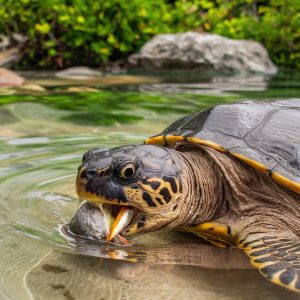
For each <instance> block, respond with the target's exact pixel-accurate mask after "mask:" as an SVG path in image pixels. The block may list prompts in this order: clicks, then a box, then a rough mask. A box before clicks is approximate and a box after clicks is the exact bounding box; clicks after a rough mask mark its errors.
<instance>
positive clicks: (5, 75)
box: [0, 68, 25, 86]
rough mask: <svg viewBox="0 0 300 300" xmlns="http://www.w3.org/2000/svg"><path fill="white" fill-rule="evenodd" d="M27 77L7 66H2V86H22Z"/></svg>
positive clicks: (0, 74) (0, 69) (0, 71)
mask: <svg viewBox="0 0 300 300" xmlns="http://www.w3.org/2000/svg"><path fill="white" fill-rule="evenodd" d="M24 81H25V78H23V77H21V76H19V75H18V74H17V73H15V72H13V71H10V70H8V69H5V68H0V86H20V85H22V84H23V83H24Z"/></svg>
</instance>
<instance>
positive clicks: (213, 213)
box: [172, 144, 226, 226]
mask: <svg viewBox="0 0 300 300" xmlns="http://www.w3.org/2000/svg"><path fill="white" fill-rule="evenodd" d="M183 146H184V147H180V149H179V148H177V147H176V150H177V151H174V152H175V153H174V155H176V157H175V160H176V163H177V164H179V165H180V169H181V180H182V185H183V193H182V197H181V200H180V204H179V209H180V213H179V216H178V218H177V219H176V221H175V223H174V224H172V226H173V225H175V224H177V225H184V226H186V225H193V224H199V223H202V222H205V221H209V220H212V219H216V218H217V217H218V216H219V215H222V214H224V213H225V211H226V201H225V197H224V193H225V191H224V182H223V180H222V176H220V172H219V169H218V166H217V165H216V164H215V163H214V161H213V160H212V159H211V158H210V157H209V155H208V154H207V152H206V151H205V150H204V149H203V148H201V147H199V146H197V145H193V144H184V145H183ZM178 150H179V151H178Z"/></svg>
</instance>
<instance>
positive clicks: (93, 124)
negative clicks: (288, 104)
mask: <svg viewBox="0 0 300 300" xmlns="http://www.w3.org/2000/svg"><path fill="white" fill-rule="evenodd" d="M29 75H30V78H31V79H30V80H29V83H30V84H39V85H41V86H43V87H45V88H46V91H44V92H39V91H32V90H31V91H30V90H22V91H16V90H12V89H2V90H0V93H1V95H2V96H0V104H1V106H0V192H1V194H0V195H1V196H0V225H1V226H0V240H1V242H0V257H1V260H0V271H1V275H0V287H1V288H0V299H54V298H55V299H71V300H72V299H140V298H146V299H159V298H160V299H187V298H189V297H190V298H193V299H254V298H255V299H282V298H283V297H289V299H298V298H297V296H296V295H294V294H292V293H289V292H287V291H285V290H283V289H282V288H279V287H276V286H274V285H273V284H271V283H269V282H267V281H266V280H265V279H263V277H261V275H260V274H259V273H258V272H257V271H255V270H253V269H252V268H251V267H250V265H249V263H248V259H247V258H246V257H245V256H244V255H243V253H241V252H239V251H238V250H236V249H225V250H224V249H220V248H217V247H214V246H211V245H208V244H207V243H205V242H203V241H200V240H199V239H198V238H197V237H194V236H193V235H189V234H183V233H176V232H171V233H169V232H159V233H153V234H147V235H144V236H140V237H136V238H135V239H134V241H135V242H136V243H137V244H135V245H133V246H130V247H122V246H112V245H107V244H106V245H105V244H104V245H99V244H96V243H92V242H89V241H86V240H80V239H74V238H72V237H67V236H65V235H64V234H62V225H63V224H65V223H67V222H68V221H69V220H70V218H71V216H72V215H73V214H74V212H75V211H76V209H77V208H78V200H77V197H76V194H75V187H74V182H75V177H76V172H77V166H78V165H79V163H80V160H81V156H82V154H83V153H84V152H85V151H86V150H87V149H88V148H91V147H96V146H97V147H115V146H119V145H124V144H131V143H133V144H137V143H142V141H143V140H144V139H145V138H146V137H148V136H149V135H151V134H156V133H158V132H159V131H160V130H162V129H163V128H164V127H165V126H167V125H168V124H169V123H170V122H171V121H173V120H176V119H177V118H178V117H180V116H182V115H184V114H188V113H191V112H194V111H197V110H200V109H203V108H206V107H209V106H212V105H215V104H218V103H223V102H233V101H240V100H241V99H246V98H247V99H249V98H255V99H260V98H284V97H300V80H299V78H298V75H297V74H292V75H290V74H279V75H277V76H276V77H273V78H269V77H262V76H255V77H254V76H252V77H251V76H248V77H245V76H244V77H241V76H233V77H222V76H204V75H199V74H172V75H170V74H165V75H164V76H157V75H156V76H154V75H152V76H150V75H149V76H137V75H135V76H130V75H123V76H107V77H102V78H93V79H89V80H83V81H78V80H71V79H69V80H62V79H56V78H54V77H49V74H46V76H42V74H37V73H35V74H33V75H34V76H32V74H29ZM133 262H135V263H133Z"/></svg>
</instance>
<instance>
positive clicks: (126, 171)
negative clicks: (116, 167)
mask: <svg viewBox="0 0 300 300" xmlns="http://www.w3.org/2000/svg"><path fill="white" fill-rule="evenodd" d="M135 170H136V169H135V165H134V164H132V163H131V164H127V165H125V166H124V167H123V168H122V169H121V170H120V174H119V176H120V177H121V178H124V179H130V178H132V177H133V176H134V174H135Z"/></svg>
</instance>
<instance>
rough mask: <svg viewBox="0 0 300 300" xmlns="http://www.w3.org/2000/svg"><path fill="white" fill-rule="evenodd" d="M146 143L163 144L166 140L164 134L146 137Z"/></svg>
mask: <svg viewBox="0 0 300 300" xmlns="http://www.w3.org/2000/svg"><path fill="white" fill-rule="evenodd" d="M144 144H147V145H162V146H165V145H166V143H165V140H164V136H162V135H159V136H153V137H150V138H149V139H146V140H145V141H144Z"/></svg>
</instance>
